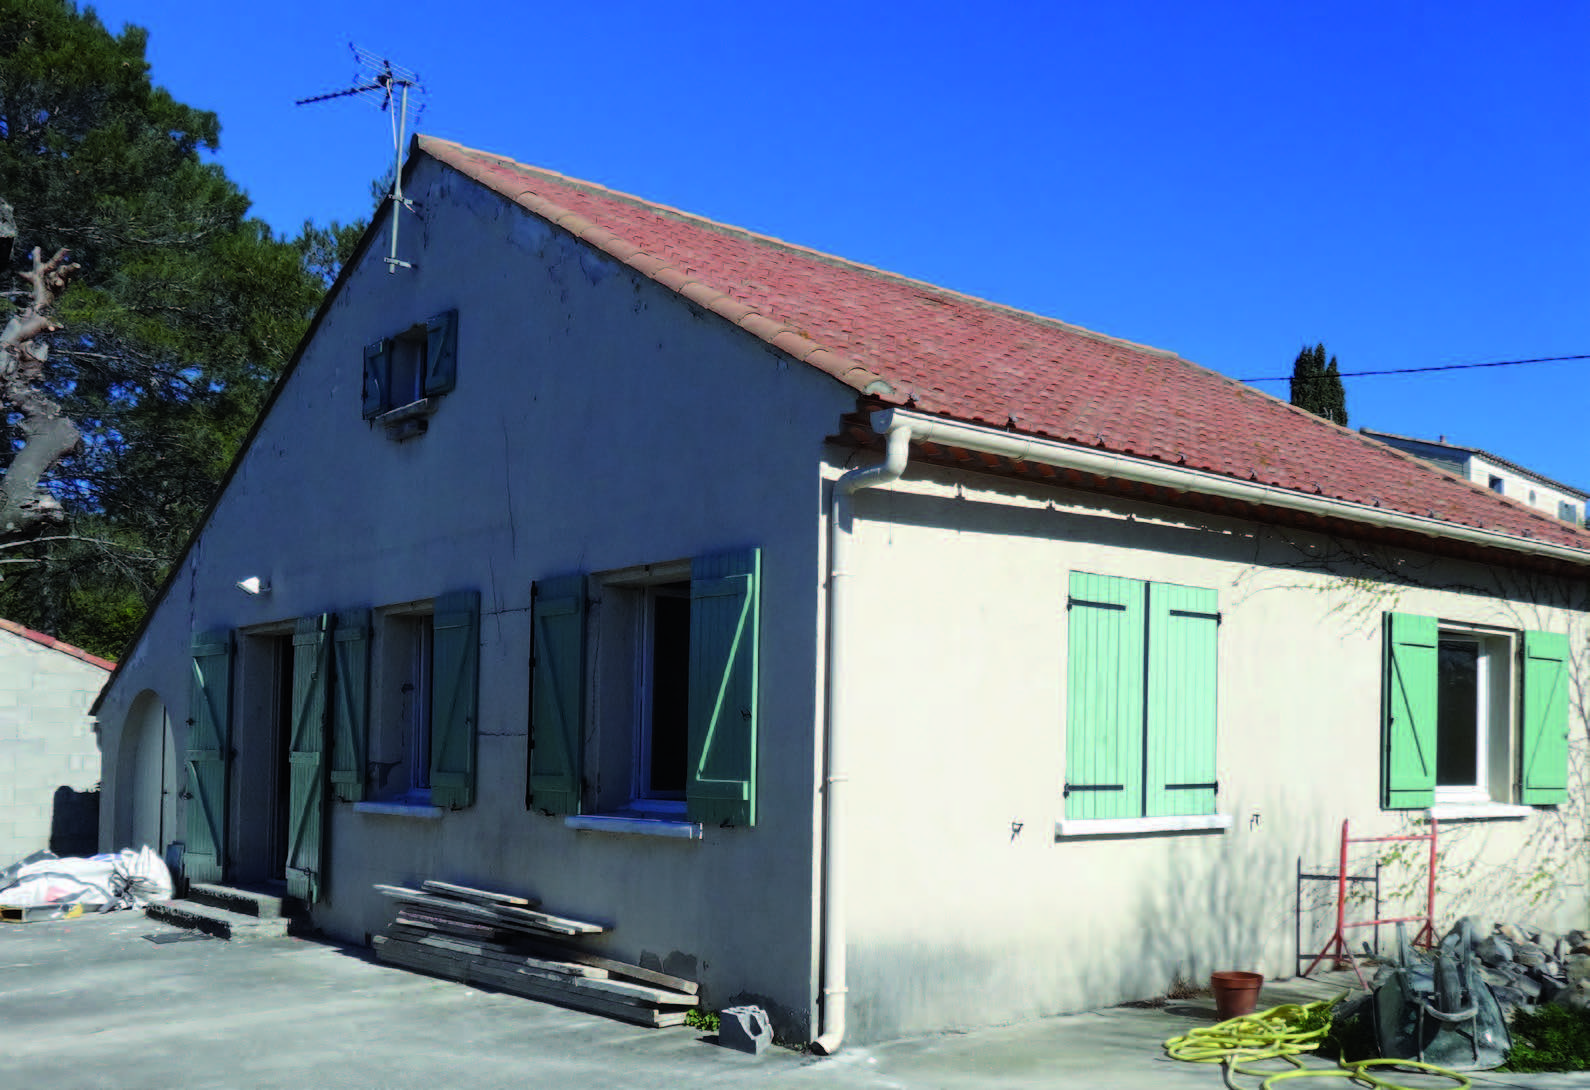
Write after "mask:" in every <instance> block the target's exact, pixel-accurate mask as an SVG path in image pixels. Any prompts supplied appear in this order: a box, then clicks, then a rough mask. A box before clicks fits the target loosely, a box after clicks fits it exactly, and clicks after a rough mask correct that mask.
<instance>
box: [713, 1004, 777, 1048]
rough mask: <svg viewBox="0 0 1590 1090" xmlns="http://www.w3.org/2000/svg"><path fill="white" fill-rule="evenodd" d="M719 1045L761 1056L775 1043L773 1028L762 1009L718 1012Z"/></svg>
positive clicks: (737, 1009)
mask: <svg viewBox="0 0 1590 1090" xmlns="http://www.w3.org/2000/svg"><path fill="white" fill-rule="evenodd" d="M718 1043H719V1044H720V1045H723V1046H724V1047H725V1048H734V1049H739V1050H740V1051H741V1052H749V1053H750V1054H751V1055H753V1056H759V1055H761V1054H762V1052H763V1051H764V1050H765V1049H766V1048H767V1046H768V1045H770V1044H772V1043H773V1026H772V1023H770V1022H769V1021H768V1020H767V1012H766V1011H765V1010H763V1009H762V1008H761V1007H727V1008H725V1009H723V1010H721V1011H719V1012H718Z"/></svg>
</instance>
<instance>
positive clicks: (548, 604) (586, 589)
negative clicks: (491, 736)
mask: <svg viewBox="0 0 1590 1090" xmlns="http://www.w3.org/2000/svg"><path fill="white" fill-rule="evenodd" d="M759 576H760V554H759V552H758V550H755V549H748V550H739V551H736V552H731V553H721V554H716V555H711V556H700V557H696V558H694V559H693V560H681V561H674V562H671V563H665V564H650V565H645V566H643V567H638V568H629V569H624V570H621V571H613V572H605V573H601V574H597V575H592V576H585V575H571V576H564V577H560V578H555V579H543V580H539V581H538V582H537V583H536V584H535V586H534V588H533V589H532V599H531V614H532V630H533V634H532V641H533V642H532V649H531V658H532V665H531V701H530V704H531V727H530V730H531V747H530V761H529V770H528V781H527V792H526V804H527V806H529V807H530V808H532V809H535V810H540V811H543V812H546V813H551V814H579V813H586V814H614V815H627V816H633V817H639V818H654V819H665V820H666V819H676V820H677V819H685V818H688V820H690V821H692V822H701V823H704V824H712V825H751V824H754V823H755V813H756V790H755V788H756V719H757V711H756V705H757V701H756V680H757V643H758V628H759V598H760V594H759V587H758V584H759V582H760V578H759Z"/></svg>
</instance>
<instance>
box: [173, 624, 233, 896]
mask: <svg viewBox="0 0 1590 1090" xmlns="http://www.w3.org/2000/svg"><path fill="white" fill-rule="evenodd" d="M231 689H232V634H231V633H230V632H212V633H206V634H204V635H200V636H195V637H194V639H193V674H192V685H191V689H190V691H191V699H190V704H189V707H190V711H189V718H188V787H187V792H186V801H187V842H186V845H185V847H184V851H183V856H182V870H183V874H184V875H185V876H186V877H187V879H188V881H190V882H219V881H221V880H222V878H223V877H224V876H225V871H226V812H227V796H226V791H227V779H228V777H227V771H228V769H229V767H230V765H231V758H232V702H231Z"/></svg>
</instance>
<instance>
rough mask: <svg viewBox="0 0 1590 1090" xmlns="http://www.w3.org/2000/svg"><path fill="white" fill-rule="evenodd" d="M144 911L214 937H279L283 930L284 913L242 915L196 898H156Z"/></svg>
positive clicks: (285, 919)
mask: <svg viewBox="0 0 1590 1090" xmlns="http://www.w3.org/2000/svg"><path fill="white" fill-rule="evenodd" d="M144 915H146V916H148V917H149V918H150V919H152V920H159V921H160V922H161V923H168V924H170V925H172V926H173V927H185V928H188V929H189V930H193V931H203V932H204V933H205V934H206V935H214V936H215V937H216V938H218V939H229V940H231V941H233V942H248V941H252V940H257V939H279V938H282V937H284V936H285V935H286V934H287V917H285V916H269V917H265V918H263V919H262V918H260V917H259V916H251V915H246V914H244V913H242V912H231V911H228V910H227V909H224V908H216V907H215V906H213V905H206V904H200V903H198V902H197V901H163V902H162V901H156V902H154V903H152V904H150V905H148V906H146V907H145V908H144Z"/></svg>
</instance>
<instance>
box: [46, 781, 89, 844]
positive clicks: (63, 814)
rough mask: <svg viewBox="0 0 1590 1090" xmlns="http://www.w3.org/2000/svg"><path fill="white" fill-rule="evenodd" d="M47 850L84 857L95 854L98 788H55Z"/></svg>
mask: <svg viewBox="0 0 1590 1090" xmlns="http://www.w3.org/2000/svg"><path fill="white" fill-rule="evenodd" d="M50 851H52V852H54V853H55V854H56V855H61V856H68V855H75V856H85V855H93V854H94V853H95V852H97V851H99V786H98V785H97V784H96V785H95V786H94V787H93V788H91V789H90V790H88V791H77V790H74V789H72V788H70V787H67V786H64V785H63V786H61V787H57V788H56V789H55V806H54V810H53V811H52V812H51V815H50Z"/></svg>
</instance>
